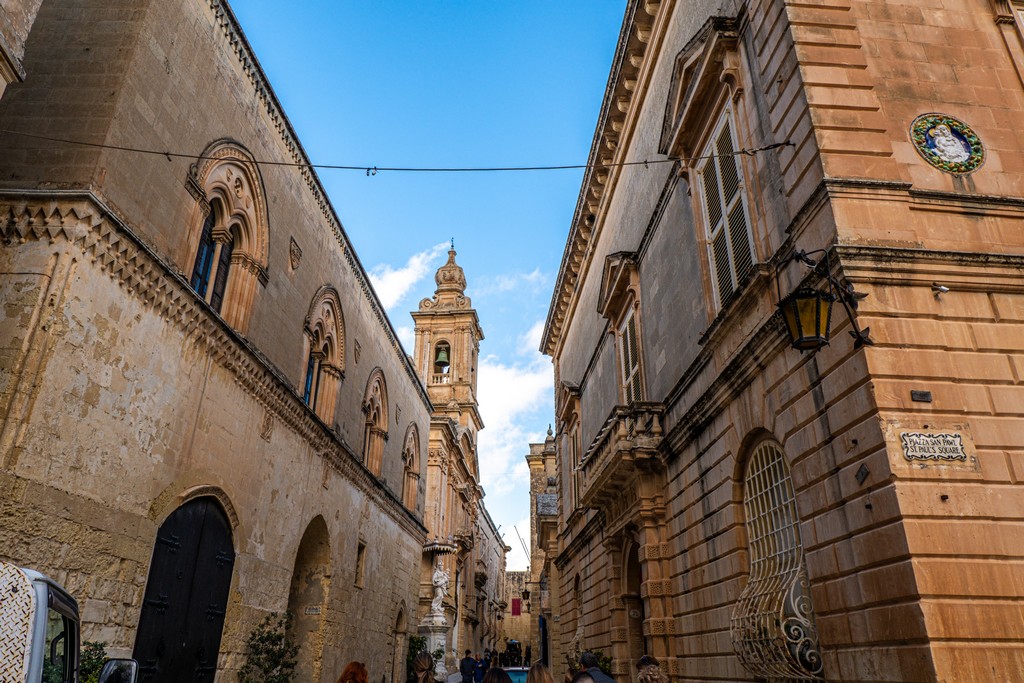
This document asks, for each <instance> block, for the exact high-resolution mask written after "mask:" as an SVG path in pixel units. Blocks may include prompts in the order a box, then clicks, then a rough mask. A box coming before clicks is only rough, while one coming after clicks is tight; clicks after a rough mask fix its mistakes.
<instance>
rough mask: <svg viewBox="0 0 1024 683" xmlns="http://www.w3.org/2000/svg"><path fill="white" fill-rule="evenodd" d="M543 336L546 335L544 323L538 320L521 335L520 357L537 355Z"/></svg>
mask: <svg viewBox="0 0 1024 683" xmlns="http://www.w3.org/2000/svg"><path fill="white" fill-rule="evenodd" d="M542 334H544V321H543V320H538V321H537V322H536V323H534V324H533V327H531V328H530V329H529V330H527V331H526V332H525V333H524V334H521V335H519V349H518V353H519V355H520V356H532V355H536V354H537V349H539V348H540V338H541V335H542Z"/></svg>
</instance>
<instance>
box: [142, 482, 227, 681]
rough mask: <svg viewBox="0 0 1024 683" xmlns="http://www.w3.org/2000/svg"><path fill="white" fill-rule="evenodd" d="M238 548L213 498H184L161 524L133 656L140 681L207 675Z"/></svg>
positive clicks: (206, 677) (194, 678)
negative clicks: (188, 499)
mask: <svg viewBox="0 0 1024 683" xmlns="http://www.w3.org/2000/svg"><path fill="white" fill-rule="evenodd" d="M234 564H235V551H234V546H233V545H232V541H231V524H230V523H229V522H228V518H227V516H226V515H225V514H224V511H223V510H222V509H221V507H220V505H219V504H218V503H217V501H216V500H214V499H213V498H196V499H195V500H190V501H189V502H187V503H185V504H184V505H182V506H181V507H179V508H178V509H177V510H175V511H174V512H173V513H171V516H170V517H168V518H167V520H166V521H165V522H164V523H163V524H161V525H160V530H159V531H157V534H156V543H155V544H154V546H153V559H152V561H151V562H150V565H149V579H148V580H147V582H146V593H145V597H144V598H143V601H142V613H141V614H140V616H139V628H138V631H137V633H136V636H135V651H134V653H133V655H132V656H133V657H134V658H135V659H137V660H138V661H139V665H140V673H141V677H140V680H142V681H145V683H180V682H181V681H197V682H212V681H213V678H214V675H215V674H216V672H217V654H218V652H219V651H220V637H221V632H222V631H223V629H224V614H225V610H226V607H227V603H228V590H229V588H230V587H231V571H232V569H233V567H234Z"/></svg>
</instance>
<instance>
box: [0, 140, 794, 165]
mask: <svg viewBox="0 0 1024 683" xmlns="http://www.w3.org/2000/svg"><path fill="white" fill-rule="evenodd" d="M0 133H6V134H8V135H18V136H21V137H26V138H32V139H35V140H44V141H46V142H56V143H61V144H67V145H80V146H83V147H93V148H99V149H109V150H114V151H118V152H133V153H136V154H151V155H154V156H162V157H165V158H166V159H167V160H168V161H171V160H173V159H192V160H196V161H204V160H209V159H213V157H208V156H203V155H201V154H198V155H197V154H186V153H184V152H172V151H170V150H159V149H146V148H143V147H128V146H125V145H110V144H106V143H100V142H87V141H85V140H72V139H69V138H60V137H54V136H50V135H40V134H38V133H27V132H24V131H17V130H9V129H5V128H0ZM786 146H794V145H793V143H792V142H790V141H789V140H786V141H785V142H774V143H772V144H769V145H764V146H762V147H752V148H746V149H739V150H736V151H734V152H730V153H729V154H705V155H700V156H694V157H688V158H679V157H666V158H664V159H644V160H642V161H619V162H613V163H595V164H589V163H588V164H558V165H551V166H462V167H444V166H418V167H417V166H356V165H351V164H314V163H299V162H294V161H268V160H253V161H254V163H255V164H256V165H258V166H287V167H292V168H312V169H324V170H337V171H365V172H366V175H368V176H371V175H377V173H379V172H382V171H389V172H398V173H494V172H505V171H509V172H520V171H567V170H574V169H590V168H614V167H626V166H643V167H644V168H649V165H650V164H673V163H676V162H683V163H688V162H693V161H702V160H705V159H714V158H721V157H732V156H737V155H740V154H744V155H747V156H753V155H755V154H757V153H759V152H767V151H769V150H772V149H778V148H780V147H786Z"/></svg>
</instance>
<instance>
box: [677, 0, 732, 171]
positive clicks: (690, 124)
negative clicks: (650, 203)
mask: <svg viewBox="0 0 1024 683" xmlns="http://www.w3.org/2000/svg"><path fill="white" fill-rule="evenodd" d="M738 50H739V21H738V20H737V19H736V18H735V17H711V18H709V19H708V20H707V22H706V23H705V24H704V26H703V27H702V28H701V30H700V31H698V32H697V35H696V36H694V37H693V38H692V39H691V40H690V42H689V43H688V44H687V45H686V46H685V47H684V48H683V49H682V50H681V51H680V52H679V54H678V55H676V59H675V67H674V69H673V72H672V81H671V83H670V85H669V95H668V102H667V104H666V107H665V119H664V123H663V124H662V132H661V144H660V145H659V148H658V151H659V152H661V153H662V154H666V155H669V156H675V157H687V156H691V154H692V153H693V150H694V149H695V142H696V136H697V135H699V134H700V132H701V131H702V130H703V126H701V125H699V123H698V121H699V120H700V118H701V117H702V116H706V114H707V106H708V102H709V101H712V100H713V99H714V98H713V95H714V93H715V91H716V90H717V89H718V88H720V87H721V85H722V84H723V83H724V84H726V85H727V86H728V87H729V88H730V90H731V91H732V93H731V94H732V97H736V96H738V95H739V94H740V92H742V87H741V85H740V68H739V61H740V60H739V51H738Z"/></svg>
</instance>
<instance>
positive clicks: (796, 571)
mask: <svg viewBox="0 0 1024 683" xmlns="http://www.w3.org/2000/svg"><path fill="white" fill-rule="evenodd" d="M743 511H744V513H745V517H746V527H747V537H748V540H749V544H750V577H749V578H748V580H747V585H746V587H745V588H744V589H743V592H742V593H741V594H740V598H739V600H738V601H737V603H736V607H735V608H734V609H733V613H732V641H733V648H734V649H735V650H736V654H737V656H738V657H739V659H740V661H741V662H742V663H743V666H745V667H746V668H747V670H749V671H750V672H751V673H752V674H754V675H755V676H757V677H761V678H768V679H779V678H784V679H790V678H798V679H807V678H821V673H822V661H821V653H820V652H819V650H818V632H817V628H816V627H815V624H814V610H813V608H812V606H811V593H810V585H809V582H808V579H807V570H806V568H805V567H804V551H803V544H802V543H801V540H800V525H799V519H798V518H797V511H796V499H795V496H794V493H793V481H792V479H791V478H790V475H789V467H788V465H787V464H786V457H785V453H783V451H782V448H781V447H780V446H779V445H778V444H776V443H775V442H773V441H762V442H761V443H760V444H758V445H757V446H756V447H755V448H754V451H753V453H752V454H751V456H750V459H749V461H748V462H747V466H746V473H745V475H744V478H743Z"/></svg>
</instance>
